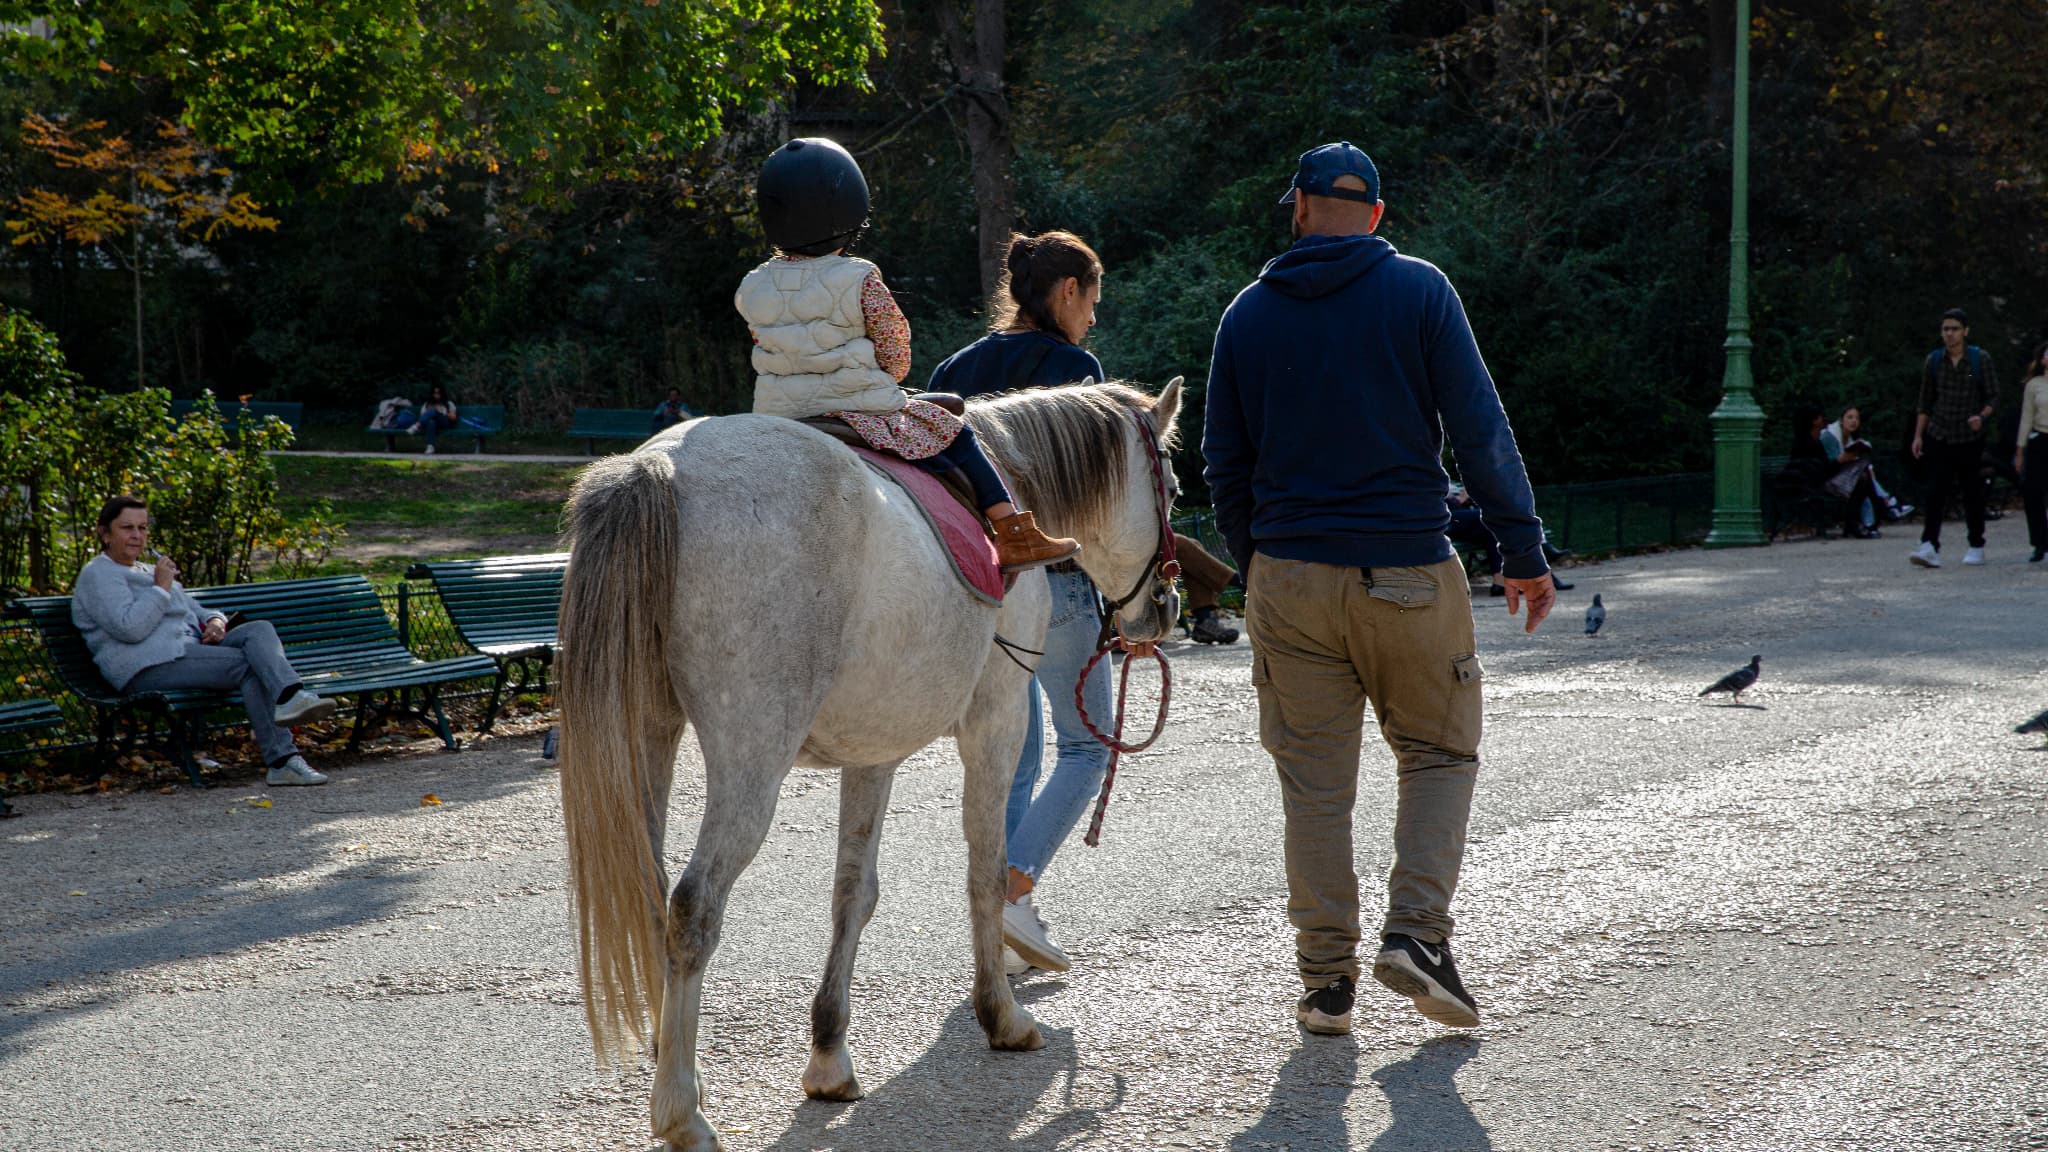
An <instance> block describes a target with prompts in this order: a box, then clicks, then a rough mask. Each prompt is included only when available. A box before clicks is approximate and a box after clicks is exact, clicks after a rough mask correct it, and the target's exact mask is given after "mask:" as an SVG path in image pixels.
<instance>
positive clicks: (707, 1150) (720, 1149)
mask: <svg viewBox="0 0 2048 1152" xmlns="http://www.w3.org/2000/svg"><path fill="white" fill-rule="evenodd" d="M665 1147H666V1148H667V1149H668V1152H724V1148H725V1143H724V1141H721V1140H720V1139H719V1138H718V1133H716V1132H713V1131H712V1130H711V1123H710V1121H708V1120H706V1119H704V1117H703V1116H702V1115H701V1114H699V1115H696V1116H692V1117H690V1119H689V1121H688V1122H687V1123H685V1124H684V1125H683V1130H682V1131H681V1132H679V1133H675V1134H672V1135H670V1136H669V1137H668V1140H667V1143H666V1145H665Z"/></svg>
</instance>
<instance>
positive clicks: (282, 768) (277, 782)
mask: <svg viewBox="0 0 2048 1152" xmlns="http://www.w3.org/2000/svg"><path fill="white" fill-rule="evenodd" d="M263 782H264V783H265V784H268V785H270V786H271V787H272V788H289V787H292V786H293V785H298V784H325V783H327V777H326V775H325V774H324V773H320V772H315V771H313V766H312V765H310V764H308V763H306V758H305V757H304V756H299V755H293V756H291V757H290V758H288V759H286V760H285V762H284V763H282V764H279V765H278V766H277V767H275V768H272V769H271V770H270V774H269V775H267V776H265V777H264V778H263Z"/></svg>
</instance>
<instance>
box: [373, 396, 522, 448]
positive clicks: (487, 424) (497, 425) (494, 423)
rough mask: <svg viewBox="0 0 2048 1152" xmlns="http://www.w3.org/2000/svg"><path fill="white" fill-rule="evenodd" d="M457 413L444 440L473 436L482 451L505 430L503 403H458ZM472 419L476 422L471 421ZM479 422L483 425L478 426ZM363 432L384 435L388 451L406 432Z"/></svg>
mask: <svg viewBox="0 0 2048 1152" xmlns="http://www.w3.org/2000/svg"><path fill="white" fill-rule="evenodd" d="M455 413H456V417H457V420H458V423H457V424H456V425H455V427H453V428H450V429H448V430H447V431H446V432H443V433H441V439H443V440H447V439H449V438H451V437H455V436H472V437H475V438H476V450H477V451H478V452H482V451H483V450H484V441H485V440H487V439H489V438H490V437H492V436H496V435H497V434H498V433H500V432H503V431H504V430H505V406H504V405H503V404H458V405H456V406H455ZM472 420H473V421H475V422H476V423H474V424H472V423H470V421H472ZM478 424H481V425H482V427H481V428H479V427H477V425H478ZM363 432H364V434H365V435H368V436H382V437H383V438H384V450H385V451H386V452H396V451H398V438H399V437H400V436H403V435H405V434H406V430H405V429H403V428H376V427H370V428H365V429H363Z"/></svg>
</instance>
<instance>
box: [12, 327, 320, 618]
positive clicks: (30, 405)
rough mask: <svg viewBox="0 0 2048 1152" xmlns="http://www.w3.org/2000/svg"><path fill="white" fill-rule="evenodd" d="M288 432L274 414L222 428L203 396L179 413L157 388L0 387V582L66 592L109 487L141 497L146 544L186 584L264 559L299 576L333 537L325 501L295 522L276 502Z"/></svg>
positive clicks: (222, 577) (241, 575)
mask: <svg viewBox="0 0 2048 1152" xmlns="http://www.w3.org/2000/svg"><path fill="white" fill-rule="evenodd" d="M56 371H59V372H61V371H62V368H61V357H59V359H58V362H57V368H56ZM43 378H54V377H49V376H48V373H45V376H44V377H39V378H33V379H43ZM291 440H292V430H291V428H290V426H289V425H286V424H284V423H283V422H281V421H279V420H277V419H276V418H274V417H265V418H264V419H262V420H260V421H259V420H256V419H255V418H254V417H252V416H250V415H249V414H248V413H247V411H246V410H245V411H243V412H240V413H237V414H235V416H234V417H233V418H232V419H231V420H229V421H227V422H223V421H222V419H221V417H220V415H219V413H218V411H217V409H216V408H215V406H214V404H213V399H212V396H211V395H210V394H207V395H205V396H203V397H202V398H201V401H200V403H198V404H197V405H195V406H194V408H193V410H192V412H191V413H190V414H189V415H187V416H186V417H185V418H183V419H182V420H178V419H173V417H172V416H171V401H170V395H169V394H168V393H166V392H165V391H163V390H162V389H157V388H150V389H143V390H141V391H137V392H123V393H102V392H98V391H95V390H93V389H90V388H83V387H71V388H65V389H61V390H60V389H59V388H57V387H54V386H45V387H41V388H40V389H38V390H25V392H24V393H23V394H16V393H14V392H13V391H11V390H10V391H8V392H4V393H0V589H4V590H5V591H8V592H20V591H37V592H43V591H60V590H62V589H63V588H65V587H68V586H69V585H70V582H71V579H72V577H73V575H74V574H76V573H77V572H78V570H79V569H80V568H82V567H84V565H85V562H86V561H87V560H89V559H91V558H92V554H93V553H94V552H96V551H97V550H98V549H99V547H100V543H99V535H98V532H97V529H96V526H95V524H94V519H95V517H96V516H97V514H98V512H99V508H100V505H101V504H102V503H103V502H104V501H105V500H106V499H107V497H109V496H111V495H114V494H116V493H120V492H133V493H135V494H137V495H139V496H142V497H143V498H145V499H147V500H148V501H149V502H150V512H151V514H152V517H153V519H154V522H155V527H154V532H153V535H152V539H151V543H152V545H153V546H154V547H155V548H156V549H157V550H158V551H159V552H161V553H163V554H164V555H167V556H170V557H172V558H174V559H176V560H177V562H178V564H179V566H180V567H181V568H182V569H183V570H184V581H185V583H186V584H188V585H192V586H199V585H204V584H232V583H239V582H243V581H247V580H249V579H251V578H253V577H255V576H256V575H257V574H258V573H259V571H260V568H261V566H262V565H264V564H265V563H267V564H268V566H269V567H270V568H272V569H273V570H275V571H277V572H278V574H280V575H283V576H298V575H306V574H308V573H310V572H311V571H312V570H313V569H315V568H317V567H319V565H320V564H321V563H323V562H324V561H325V560H326V558H327V555H328V553H329V552H330V551H331V550H332V548H333V546H334V544H335V543H336V542H337V541H338V540H339V539H340V538H341V537H342V536H343V535H344V534H345V533H344V531H343V529H342V527H341V525H339V524H338V523H336V522H335V521H334V520H333V515H332V512H331V511H330V510H329V509H328V508H327V506H326V505H325V504H320V505H315V506H314V508H313V509H312V510H311V511H309V512H308V513H306V514H304V515H301V516H296V517H292V516H287V515H285V513H284V512H283V510H282V509H281V508H280V507H279V505H278V498H277V473H276V469H275V468H274V467H273V466H272V465H271V462H270V457H269V455H268V453H270V452H272V451H275V450H278V449H281V448H284V447H286V446H288V445H289V444H290V443H291Z"/></svg>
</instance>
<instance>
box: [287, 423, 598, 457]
mask: <svg viewBox="0 0 2048 1152" xmlns="http://www.w3.org/2000/svg"><path fill="white" fill-rule="evenodd" d="M487 443H488V444H489V446H490V450H491V455H493V456H581V455H583V447H584V443H583V441H582V440H581V439H571V438H570V436H569V434H568V433H567V432H564V431H560V430H557V429H546V428H519V429H514V430H512V431H508V432H501V433H499V434H498V435H496V436H492V437H491V438H490V439H489V440H488V441H487ZM397 445H398V453H397V454H398V455H401V456H404V455H418V454H419V453H420V452H421V450H422V449H424V448H425V447H426V446H427V442H426V441H425V440H423V439H421V438H420V437H418V436H406V435H400V436H399V437H398V440H397ZM475 446H476V441H474V440H471V439H470V438H469V437H467V436H457V435H453V434H450V435H449V436H448V438H447V439H445V440H443V441H442V442H441V451H442V452H444V453H449V454H452V455H457V456H461V455H466V454H468V453H469V452H470V451H471V449H473V448H474V447H475ZM637 446H638V445H637V444H635V443H634V442H633V441H631V440H599V441H598V442H597V451H598V454H599V455H603V454H605V453H607V452H630V451H632V450H633V449H634V448H635V447H637ZM292 447H294V448H301V449H306V450H309V451H315V452H382V451H384V437H383V435H382V434H381V433H380V434H378V435H374V436H372V435H368V434H365V433H364V432H363V430H362V429H361V428H359V427H356V426H354V425H349V426H342V425H337V424H308V425H304V426H302V427H300V428H299V429H298V430H297V433H296V436H295V438H294V439H293V441H292Z"/></svg>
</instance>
